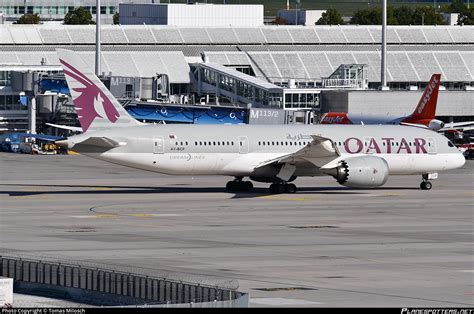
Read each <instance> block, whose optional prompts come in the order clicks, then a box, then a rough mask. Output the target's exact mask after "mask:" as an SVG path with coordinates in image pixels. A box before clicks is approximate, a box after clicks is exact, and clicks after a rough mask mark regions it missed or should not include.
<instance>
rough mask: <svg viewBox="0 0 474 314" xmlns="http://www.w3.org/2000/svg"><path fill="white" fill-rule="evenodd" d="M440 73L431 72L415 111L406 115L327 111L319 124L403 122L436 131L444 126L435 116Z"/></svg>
mask: <svg viewBox="0 0 474 314" xmlns="http://www.w3.org/2000/svg"><path fill="white" fill-rule="evenodd" d="M440 81H441V74H433V75H432V76H431V79H430V81H429V83H428V85H427V86H426V88H425V90H424V92H423V95H422V96H421V99H420V101H419V102H418V105H417V106H416V108H415V111H413V113H412V114H411V115H409V116H406V117H390V116H376V115H368V114H364V115H357V114H349V113H346V112H328V113H325V114H323V115H322V116H321V119H320V123H321V124H404V125H415V126H425V127H428V128H429V129H431V130H434V131H438V130H440V129H442V128H443V127H444V122H443V121H441V120H438V119H436V118H435V112H436V104H437V102H438V92H439V84H440Z"/></svg>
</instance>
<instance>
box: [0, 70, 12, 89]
mask: <svg viewBox="0 0 474 314" xmlns="http://www.w3.org/2000/svg"><path fill="white" fill-rule="evenodd" d="M10 85H12V80H11V73H10V72H9V71H0V86H10Z"/></svg>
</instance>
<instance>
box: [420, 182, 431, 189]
mask: <svg viewBox="0 0 474 314" xmlns="http://www.w3.org/2000/svg"><path fill="white" fill-rule="evenodd" d="M432 186H433V185H432V184H431V182H429V181H423V182H421V184H420V188H421V189H422V190H431V188H432Z"/></svg>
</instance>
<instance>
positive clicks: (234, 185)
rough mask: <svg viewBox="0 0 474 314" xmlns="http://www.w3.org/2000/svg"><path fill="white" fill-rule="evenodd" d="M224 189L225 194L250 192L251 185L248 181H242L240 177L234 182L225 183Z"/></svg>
mask: <svg viewBox="0 0 474 314" xmlns="http://www.w3.org/2000/svg"><path fill="white" fill-rule="evenodd" d="M225 188H226V190H227V192H250V191H252V190H253V184H252V182H250V181H242V177H238V178H235V180H234V181H229V182H227V184H226V186H225Z"/></svg>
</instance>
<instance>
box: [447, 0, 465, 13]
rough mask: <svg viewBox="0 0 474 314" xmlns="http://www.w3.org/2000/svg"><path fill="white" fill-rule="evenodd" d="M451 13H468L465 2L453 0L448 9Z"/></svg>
mask: <svg viewBox="0 0 474 314" xmlns="http://www.w3.org/2000/svg"><path fill="white" fill-rule="evenodd" d="M446 12H449V13H468V8H467V6H466V5H465V4H464V1H463V0H453V1H451V4H449V5H448V6H447V8H446Z"/></svg>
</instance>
